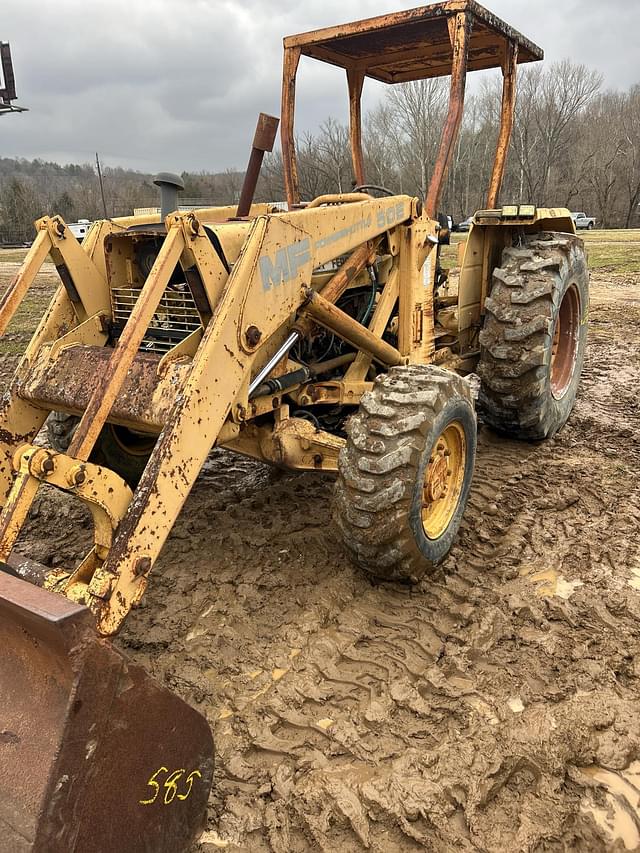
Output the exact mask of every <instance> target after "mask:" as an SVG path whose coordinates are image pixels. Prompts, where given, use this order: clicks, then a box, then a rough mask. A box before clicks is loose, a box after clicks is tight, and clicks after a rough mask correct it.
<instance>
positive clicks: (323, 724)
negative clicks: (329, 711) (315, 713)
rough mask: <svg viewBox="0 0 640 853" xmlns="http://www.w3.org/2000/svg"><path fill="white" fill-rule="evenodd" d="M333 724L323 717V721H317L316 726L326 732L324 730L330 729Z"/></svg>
mask: <svg viewBox="0 0 640 853" xmlns="http://www.w3.org/2000/svg"><path fill="white" fill-rule="evenodd" d="M333 723H334V721H333V720H331V719H330V718H329V717H325V718H324V719H323V720H318V722H317V723H316V726H318V728H320V729H322V730H323V731H325V732H326V730H327V729H328V728H330V727H331V726H332V725H333Z"/></svg>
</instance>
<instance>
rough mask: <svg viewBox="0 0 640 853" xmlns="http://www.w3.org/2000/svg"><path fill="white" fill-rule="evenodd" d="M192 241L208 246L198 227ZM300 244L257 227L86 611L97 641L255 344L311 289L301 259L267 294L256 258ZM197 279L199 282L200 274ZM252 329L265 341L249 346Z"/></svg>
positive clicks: (144, 564) (201, 457)
mask: <svg viewBox="0 0 640 853" xmlns="http://www.w3.org/2000/svg"><path fill="white" fill-rule="evenodd" d="M190 239H193V240H194V241H196V242H198V241H205V242H206V244H207V245H208V244H209V241H208V237H207V236H206V234H205V232H204V229H202V227H201V226H200V228H199V229H198V231H197V233H196V234H195V235H193V236H192V237H191V238H190ZM305 240H307V241H308V237H307V235H306V234H305V233H304V232H303V231H302V230H301V229H299V228H297V227H296V226H294V225H291V224H289V223H286V222H283V221H281V220H279V219H278V218H275V217H274V218H266V217H260V218H258V219H257V220H256V221H255V223H254V224H253V226H252V228H251V230H250V233H249V236H248V238H247V241H246V243H245V246H244V248H243V250H242V252H241V255H240V257H239V259H238V261H237V263H236V264H235V266H234V269H233V272H232V273H231V275H230V276H229V278H228V280H227V283H226V286H225V287H224V289H223V291H222V294H221V296H220V300H219V302H218V304H217V307H216V308H215V311H214V314H213V317H212V319H211V321H210V323H209V325H208V327H207V329H206V331H205V334H204V337H203V339H202V342H201V344H200V346H199V348H198V350H197V352H196V355H195V358H194V360H193V363H192V366H191V369H190V372H189V376H188V378H187V380H186V382H185V384H184V385H183V387H182V389H181V390H180V393H179V394H178V396H177V398H176V401H175V403H174V406H173V409H172V410H171V413H170V415H169V418H168V420H167V423H166V425H165V427H164V429H163V430H162V433H161V434H160V437H159V439H158V441H157V443H156V446H155V448H154V450H153V453H152V455H151V458H150V459H149V462H148V463H147V467H146V469H145V472H144V474H143V476H142V479H141V481H140V483H139V485H138V488H137V490H136V492H135V495H134V498H133V501H132V503H131V505H130V506H129V509H128V511H127V513H126V515H125V516H124V518H123V520H122V522H121V524H120V527H119V529H118V531H117V534H116V538H115V541H114V543H113V546H112V548H111V550H110V552H109V556H108V558H107V560H106V562H105V565H104V573H103V577H104V576H108V577H109V578H110V580H111V583H110V585H109V588H108V589H105V588H103V589H102V590H101V598H100V599H94V600H93V601H92V602H91V604H92V609H93V610H94V613H95V614H96V617H97V621H98V630H99V631H100V632H101V633H104V634H112V633H114V632H115V631H117V630H118V628H119V627H120V625H121V623H122V621H123V619H124V618H125V616H126V615H127V613H128V611H129V609H130V608H131V606H133V605H135V604H136V603H138V602H139V601H140V598H141V596H142V594H143V593H144V590H145V588H146V585H147V579H148V576H149V573H150V571H151V568H152V566H153V564H154V562H155V560H156V559H157V557H158V555H159V553H160V551H161V549H162V546H163V545H164V542H165V540H166V538H167V536H168V535H169V533H170V531H171V528H172V527H173V524H174V522H175V520H176V518H177V516H178V513H179V512H180V509H181V508H182V505H183V504H184V501H185V500H186V498H187V496H188V494H189V492H190V491H191V488H192V486H193V484H194V482H195V480H196V478H197V476H198V474H199V472H200V469H201V468H202V465H203V463H204V461H205V460H206V458H207V456H208V454H209V451H210V450H211V447H212V446H213V445H214V444H215V443H216V440H217V438H218V435H219V433H220V430H221V428H222V426H223V424H224V423H225V421H226V420H227V418H228V416H229V414H230V412H231V409H232V407H233V406H234V405H235V404H236V401H237V400H238V399H239V397H240V394H241V391H242V388H243V386H246V385H248V382H249V378H250V373H251V368H252V365H253V362H254V359H255V352H256V350H257V348H258V346H259V341H260V340H262V338H263V337H264V339H265V340H267V339H269V338H271V337H272V336H274V335H275V334H276V333H277V332H278V330H279V329H280V328H281V327H282V326H283V325H284V324H286V323H287V321H288V320H289V321H290V320H292V318H293V317H294V315H295V312H296V309H297V307H298V304H299V301H300V292H301V288H302V285H303V284H304V283H305V282H308V281H309V280H310V279H311V273H312V256H311V253H310V252H307V253H306V254H305V253H304V252H299V254H298V255H297V266H296V269H295V271H291V270H290V275H289V278H288V280H286V281H282V282H281V283H279V284H277V285H273V284H267V279H266V278H265V274H264V270H265V265H264V264H262V265H261V264H260V259H261V257H264V256H267V257H268V256H269V254H270V253H272V254H273V253H274V250H275V251H276V252H277V251H278V250H279V248H281V247H283V246H285V247H286V246H292V245H299V244H300V243H303V244H304V241H305ZM194 254H195V257H196V262H197V258H198V254H197V252H195V253H194ZM200 274H201V276H202V278H203V281H205V280H206V279H207V277H208V270H207V268H205V267H204V265H203V266H202V268H201V269H200ZM258 323H259V326H258ZM252 327H254V328H259V330H260V332H261V335H260V338H259V339H258V341H256V342H255V343H252V341H254V337H253V336H252V334H251V332H250V330H251V329H252Z"/></svg>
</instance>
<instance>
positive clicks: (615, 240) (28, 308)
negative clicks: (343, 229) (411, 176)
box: [0, 229, 640, 357]
mask: <svg viewBox="0 0 640 853" xmlns="http://www.w3.org/2000/svg"><path fill="white" fill-rule="evenodd" d="M580 236H581V237H582V238H583V239H584V241H585V243H586V245H587V250H588V252H589V266H590V268H591V269H593V270H598V271H608V272H611V273H614V274H617V275H629V274H630V275H632V276H635V275H640V229H638V230H628V231H623V230H618V231H584V232H582V233H581V234H580ZM466 239H467V235H466V234H452V240H451V245H450V246H445V247H444V248H443V252H442V263H443V266H444V267H445V268H447V269H451V268H453V267H455V266H457V264H458V245H459V244H460V243H462V242H463V241H464V240H466ZM26 253H27V249H0V293H2V292H4V290H5V288H6V287H7V286H8V284H9V282H10V281H11V279H12V278H13V276H14V275H15V274H16V272H17V271H18V269H19V264H20V263H21V262H22V260H23V259H24V257H25V255H26ZM56 282H57V274H56V272H55V270H54V268H53V266H52V265H51V264H45V266H44V267H43V269H42V271H41V272H40V274H39V275H38V277H37V278H36V281H35V283H34V286H33V287H32V289H31V291H30V292H29V295H28V296H27V298H26V299H25V300H24V302H23V304H22V305H21V307H20V309H19V311H18V313H17V314H16V316H15V318H14V319H13V321H12V323H11V325H10V326H9V329H8V330H7V333H6V334H5V335H4V337H3V338H2V339H1V340H0V356H3V355H4V356H14V357H15V356H16V355H18V354H19V353H21V352H22V351H23V350H24V348H25V346H26V345H27V343H28V341H29V339H30V337H31V334H32V332H33V330H34V329H35V327H36V324H37V321H38V319H39V317H40V316H41V315H42V313H43V311H44V309H45V306H46V305H47V303H48V301H49V299H50V298H51V295H52V293H53V291H54V288H55V286H56Z"/></svg>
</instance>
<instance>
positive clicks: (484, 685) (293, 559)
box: [0, 232, 640, 853]
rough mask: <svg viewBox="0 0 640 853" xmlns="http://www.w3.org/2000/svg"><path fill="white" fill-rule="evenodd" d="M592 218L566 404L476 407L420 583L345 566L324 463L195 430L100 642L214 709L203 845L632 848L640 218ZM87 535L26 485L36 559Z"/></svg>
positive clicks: (639, 626) (639, 728) (637, 816)
mask: <svg viewBox="0 0 640 853" xmlns="http://www.w3.org/2000/svg"><path fill="white" fill-rule="evenodd" d="M587 237H588V243H589V246H590V249H591V253H592V260H593V267H594V270H593V274H592V306H591V327H590V347H589V352H588V358H587V363H586V368H585V371H584V375H583V383H582V389H581V393H580V396H579V400H578V403H577V406H576V409H575V412H574V414H573V416H572V417H571V419H570V421H569V423H568V425H567V426H566V427H565V429H564V430H563V431H562V432H561V433H560V434H559V435H558V436H557V437H556V438H555V439H554V440H552V441H550V442H548V443H546V444H540V445H523V444H517V443H515V442H510V441H504V440H502V439H499V438H497V437H496V436H495V435H493V434H492V433H491V432H490V431H489V430H488V429H486V428H485V427H482V426H481V429H480V437H479V454H478V461H477V470H476V475H475V485H474V488H473V491H472V496H471V499H470V503H469V506H468V509H467V513H466V516H465V520H464V523H463V527H462V530H461V534H460V536H459V539H458V542H457V544H456V545H455V546H454V548H453V551H452V552H451V555H450V556H449V558H448V559H447V561H446V562H445V564H444V565H443V566H442V568H441V569H440V570H439V571H438V572H437V574H435V575H434V576H433V577H432V578H430V579H429V580H428V581H426V582H423V583H422V585H421V586H420V587H418V588H416V589H413V590H409V589H406V588H400V587H397V586H391V585H373V584H372V583H370V582H369V581H368V580H367V579H366V578H365V577H363V575H362V574H361V573H360V572H359V571H358V570H356V569H354V568H353V567H352V566H351V565H350V564H349V562H348V561H347V560H346V558H345V556H344V554H343V552H342V550H341V548H340V545H339V544H338V541H337V539H336V537H335V536H334V534H333V532H332V530H331V527H330V518H331V516H330V503H331V493H332V481H331V479H330V478H328V477H320V478H318V477H317V476H313V475H298V476H295V475H289V474H282V473H279V472H277V471H273V470H271V469H269V468H266V467H264V466H262V465H260V464H257V463H254V462H251V461H247V460H244V459H242V458H240V457H235V456H231V455H229V454H227V453H225V452H220V451H216V452H214V453H213V454H212V456H211V458H210V460H209V462H208V463H207V465H206V468H205V470H204V471H203V472H202V475H201V477H200V479H199V481H198V483H197V485H196V488H195V489H194V491H193V493H192V495H191V497H190V499H189V501H188V503H187V506H186V508H185V510H184V512H183V514H182V516H181V518H180V520H179V522H178V524H177V525H176V528H175V530H174V532H173V535H172V536H171V539H170V541H169V542H168V544H167V546H166V547H165V550H164V552H163V554H162V557H161V559H160V561H159V563H158V565H157V569H156V571H155V575H154V577H153V579H152V582H151V584H150V587H149V590H148V592H147V595H146V598H145V601H144V603H143V606H142V607H141V608H140V609H139V610H138V611H137V612H135V613H133V614H132V615H131V617H130V619H129V621H128V623H127V625H126V628H125V630H124V631H123V633H122V635H121V637H120V638H119V640H118V643H119V644H120V645H121V646H122V647H124V648H125V649H127V651H128V652H129V653H131V654H132V655H135V656H136V658H137V659H138V660H140V661H141V662H142V663H144V664H145V665H146V666H147V667H148V669H149V670H150V671H151V672H152V673H153V674H154V675H156V676H157V677H158V678H159V679H160V680H162V681H164V682H166V683H167V684H168V685H169V686H170V687H171V688H172V689H174V690H176V691H177V692H178V693H180V694H181V695H182V696H183V697H185V698H186V699H187V700H189V701H190V702H191V703H192V704H194V705H195V706H196V707H198V708H199V709H200V710H201V711H202V712H203V713H205V714H206V716H207V717H208V719H209V721H210V723H211V725H212V727H213V729H214V733H215V738H216V747H217V755H218V761H217V770H216V780H215V786H214V792H213V794H212V797H211V802H210V811H209V828H208V831H207V832H206V833H205V835H204V836H203V838H202V840H201V842H200V845H199V847H198V850H199V851H202V852H203V853H204V851H207V853H212V851H214V850H218V849H226V850H228V851H240V850H242V851H251V852H252V853H253V851H256V852H258V851H275V853H297V851H300V852H301V851H315V850H319V851H327V852H328V851H336V850H339V851H341V853H350V851H360V850H363V849H368V850H372V851H381V852H382V851H413V850H423V849H428V850H436V851H453V850H456V851H460V850H469V851H471V850H482V851H485V850H486V851H506V850H509V851H511V850H513V851H516V850H517V851H520V850H523V851H524V850H527V851H551V850H553V851H556V850H566V851H569V850H636V849H640V808H639V807H638V804H639V801H640V713H639V710H638V709H639V708H640V704H639V703H640V656H639V654H638V653H639V651H640V536H639V533H640V393H639V391H638V381H639V379H640V233H639V232H608V233H606V234H605V233H604V232H602V233H599V232H594V233H593V234H589V235H587ZM3 260H4V263H0V272H1V274H2V279H1V280H2V282H3V283H6V282H7V281H8V278H9V276H10V274H11V273H12V271H13V268H14V263H15V261H17V258H15V259H14V258H13V257H11V258H9V257H5V258H4V259H3V258H2V257H1V256H0V261H3ZM51 273H52V270H51V269H49V270H48V271H47V272H46V273H45V274H43V276H42V279H41V281H40V282H39V288H40V290H38V291H35V292H34V297H33V300H34V301H33V302H32V303H31V307H30V308H29V307H27V310H26V311H25V314H24V315H23V318H22V319H21V320H19V322H18V323H17V326H16V329H15V330H11V332H10V336H9V337H8V339H5V341H4V347H5V348H4V352H5V355H4V356H3V358H4V362H3V364H2V368H1V369H2V372H3V375H4V377H5V378H6V375H7V373H8V371H9V369H10V367H11V365H12V364H13V363H14V361H15V353H16V352H17V351H19V349H20V348H21V346H22V345H23V339H24V335H25V327H24V326H25V324H26V325H27V326H28V322H27V321H28V319H29V315H30V312H31V311H32V308H33V305H34V304H35V302H37V301H38V300H40V301H42V298H43V297H44V294H45V293H46V292H47V291H48V289H49V287H50V276H51ZM38 304H39V303H38ZM21 324H22V325H21ZM11 335H14V337H11ZM61 512H62V513H64V515H65V516H66V518H67V519H68V522H69V526H68V529H66V530H63V529H62V525H61V523H60V513H61ZM78 522H79V523H80V537H79V538H71V536H70V535H69V531H70V530H71V529H73V530H74V536H75V532H76V530H77V529H78ZM88 535H89V531H88V528H87V526H86V521H85V520H84V518H83V516H82V514H81V513H80V511H79V510H77V509H76V507H75V506H74V505H73V504H71V503H70V502H69V501H68V500H67V499H66V498H64V497H63V496H59V495H57V494H54V495H52V496H49V495H43V496H42V497H40V498H38V501H37V504H36V506H35V508H34V518H33V519H32V521H31V522H30V525H29V528H28V530H27V531H26V539H27V540H28V547H29V550H30V552H31V555H32V556H34V557H35V558H36V559H40V560H42V561H45V562H48V563H49V564H51V565H55V564H58V563H62V562H68V561H69V560H72V559H74V558H75V557H77V556H79V554H80V553H81V552H82V550H83V548H85V547H86V545H87V542H88Z"/></svg>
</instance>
